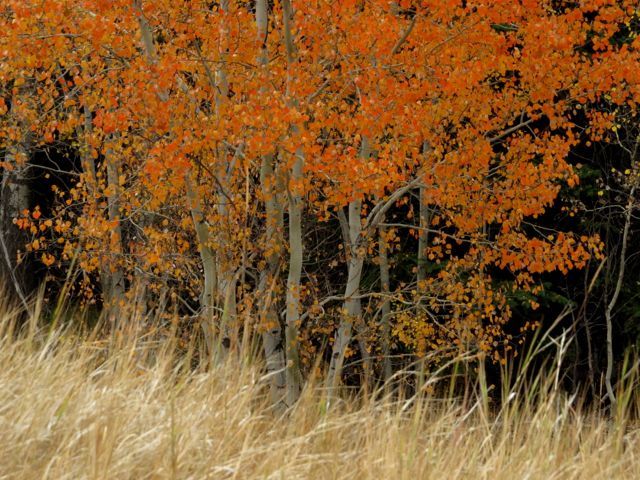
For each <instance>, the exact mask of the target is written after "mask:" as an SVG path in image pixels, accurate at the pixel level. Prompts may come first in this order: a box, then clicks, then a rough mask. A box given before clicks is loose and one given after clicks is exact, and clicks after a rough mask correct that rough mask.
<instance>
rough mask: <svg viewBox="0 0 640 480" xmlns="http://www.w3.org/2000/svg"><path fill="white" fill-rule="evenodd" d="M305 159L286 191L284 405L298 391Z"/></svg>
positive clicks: (296, 164) (297, 162) (296, 167)
mask: <svg viewBox="0 0 640 480" xmlns="http://www.w3.org/2000/svg"><path fill="white" fill-rule="evenodd" d="M303 161H304V157H303V156H302V152H297V153H296V159H295V162H294V165H293V170H292V175H291V180H292V182H294V186H293V188H294V190H293V191H291V190H290V191H289V276H288V278H287V328H286V335H285V340H286V342H287V346H286V352H287V402H288V404H289V405H293V403H294V402H295V401H296V400H297V399H298V396H299V395H300V390H301V382H302V380H301V373H300V357H299V354H298V323H299V321H300V278H301V275H302V253H303V244H302V195H301V194H300V193H299V192H298V191H297V189H298V188H300V185H299V183H300V182H301V181H302V168H303Z"/></svg>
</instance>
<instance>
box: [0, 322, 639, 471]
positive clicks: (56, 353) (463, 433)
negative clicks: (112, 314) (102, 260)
mask: <svg viewBox="0 0 640 480" xmlns="http://www.w3.org/2000/svg"><path fill="white" fill-rule="evenodd" d="M0 324H1V328H0V478H3V479H4V478H20V479H40V478H50V479H73V480H76V479H84V478H91V479H94V478H95V479H97V478H101V479H121V478H122V479H126V478H132V479H141V478H179V479H187V478H193V479H204V478H212V479H223V478H274V479H295V478H305V479H306V478H322V479H332V478H357V479H360V478H362V479H366V478H371V479H411V480H416V479H419V478H425V479H427V478H434V479H442V478H447V479H454V478H473V479H476V478H491V479H501V478H505V479H534V478H535V479H537V478H539V479H553V478H562V479H564V478H576V479H585V478H586V479H599V478H606V479H615V478H630V479H631V478H640V437H639V431H638V430H636V429H635V428H634V427H632V426H631V425H630V424H629V422H627V421H625V419H624V415H619V416H618V419H617V420H608V419H607V418H605V417H603V416H598V415H595V414H588V413H581V409H580V407H579V405H578V402H577V401H576V400H575V399H573V400H571V399H570V398H567V397H566V395H563V394H560V393H554V391H555V389H554V387H553V383H554V379H553V378H552V376H551V377H550V378H549V379H548V381H547V380H546V379H541V381H540V383H539V384H538V385H537V386H536V387H527V388H530V389H535V390H536V391H537V392H538V393H537V394H536V395H529V394H525V393H523V392H525V391H526V389H525V388H524V387H523V388H522V389H521V390H519V391H520V392H521V393H518V394H517V395H516V398H512V399H511V400H510V401H509V402H508V403H507V406H506V407H505V408H503V409H502V410H501V411H500V412H498V413H496V412H492V413H489V411H488V409H487V408H486V405H485V402H484V401H483V400H482V395H481V396H480V397H481V398H480V399H479V400H478V401H477V402H475V403H473V404H472V405H471V406H470V407H468V408H466V409H463V408H461V407H459V406H458V404H457V403H456V402H455V401H439V400H438V399H436V398H432V397H429V396H422V397H420V398H414V399H411V400H408V401H401V400H395V401H393V402H391V401H389V400H378V401H363V400H358V401H356V400H354V401H349V402H341V403H340V404H339V405H337V406H336V405H335V403H334V406H333V407H332V408H330V409H329V410H328V411H327V410H326V409H325V407H324V406H325V405H326V402H325V401H324V398H323V396H322V394H321V392H320V390H319V389H309V390H308V391H307V392H306V394H305V396H304V397H303V399H302V400H301V401H300V403H299V404H298V405H297V406H296V408H295V409H294V410H292V411H291V412H288V414H286V415H284V416H282V415H276V414H274V413H273V412H272V411H271V410H270V409H269V406H268V403H267V401H266V400H265V388H264V383H265V381H264V379H261V376H260V373H259V370H258V369H257V368H256V367H255V366H252V365H250V364H247V363H246V362H245V363H242V362H240V361H229V362H227V363H226V364H224V365H219V366H217V367H214V368H212V369H211V370H210V371H207V372H204V371H193V370H190V369H187V368H183V367H184V364H185V363H186V362H188V359H187V360H184V361H182V360H180V359H179V358H178V357H177V356H176V355H175V353H174V348H173V346H174V342H173V341H172V339H171V337H170V336H169V338H168V339H165V340H164V341H162V342H157V341H156V342H154V341H152V340H151V337H149V336H146V337H145V336H141V335H136V334H134V333H132V332H129V333H125V334H123V335H115V336H113V337H112V338H111V339H109V340H104V341H98V340H96V339H95V338H91V337H90V336H89V337H88V336H86V335H79V334H78V335H73V334H71V333H69V332H68V331H67V332H60V331H58V332H56V333H53V334H51V333H48V332H47V331H46V330H38V329H37V328H36V327H35V322H32V323H31V324H30V325H27V326H25V327H24V328H23V329H22V331H21V332H18V333H16V332H15V331H14V329H13V322H12V321H11V316H10V315H4V317H3V318H2V320H1V322H0ZM512 396H513V395H512ZM627 403H630V402H627Z"/></svg>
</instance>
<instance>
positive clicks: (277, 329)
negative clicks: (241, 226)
mask: <svg viewBox="0 0 640 480" xmlns="http://www.w3.org/2000/svg"><path fill="white" fill-rule="evenodd" d="M273 162H274V156H273V155H265V157H264V158H263V159H262V166H261V169H260V183H261V185H262V189H263V193H264V197H265V210H266V243H267V248H268V249H270V254H269V255H268V256H267V259H266V260H267V268H266V269H264V270H262V271H261V272H260V283H259V287H258V291H259V296H260V300H261V305H260V312H261V315H260V317H261V318H260V320H261V327H262V345H263V348H264V355H265V359H266V363H267V374H268V375H269V387H270V392H271V400H272V403H273V405H275V406H276V408H277V409H278V410H280V409H281V407H284V406H286V405H285V404H286V403H288V401H287V398H286V397H287V388H286V387H287V379H286V371H285V369H286V362H285V351H284V345H283V339H282V328H281V326H280V319H279V318H278V311H277V309H276V298H275V296H274V289H275V287H276V285H277V280H278V279H277V276H278V271H279V269H280V258H281V257H280V253H279V252H276V251H275V249H273V248H272V247H273V246H274V245H275V244H276V242H278V241H279V240H280V239H281V232H282V226H283V218H282V205H281V202H280V201H279V198H278V194H279V192H278V182H277V181H276V178H275V172H274V168H273Z"/></svg>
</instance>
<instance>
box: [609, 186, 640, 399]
mask: <svg viewBox="0 0 640 480" xmlns="http://www.w3.org/2000/svg"><path fill="white" fill-rule="evenodd" d="M635 190H636V189H635V187H632V188H631V191H630V192H629V201H628V202H627V208H626V210H625V220H624V230H623V232H622V246H621V248H620V261H619V263H618V278H617V280H616V285H615V289H614V291H613V295H612V297H611V299H610V300H609V303H608V304H607V308H606V310H605V320H606V323H607V370H606V373H605V377H604V381H605V387H606V389H607V396H608V397H609V401H610V402H611V407H612V411H613V410H614V409H615V406H616V396H615V393H614V391H613V385H612V383H611V378H612V376H613V310H614V308H615V306H616V303H617V302H618V296H619V295H620V291H621V290H622V284H623V283H624V270H625V266H626V263H627V246H628V241H629V231H630V229H631V220H632V215H633V206H634V203H635V198H634V196H635Z"/></svg>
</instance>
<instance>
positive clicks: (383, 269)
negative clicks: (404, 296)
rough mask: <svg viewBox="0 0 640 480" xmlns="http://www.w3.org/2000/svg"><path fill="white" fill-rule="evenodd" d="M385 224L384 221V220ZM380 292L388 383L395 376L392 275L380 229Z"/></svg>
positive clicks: (383, 235) (383, 364) (385, 236)
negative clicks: (391, 319)
mask: <svg viewBox="0 0 640 480" xmlns="http://www.w3.org/2000/svg"><path fill="white" fill-rule="evenodd" d="M382 222H384V219H383V220H382ZM379 248H380V290H381V292H382V294H383V295H384V297H385V298H384V300H383V303H382V371H383V375H384V380H385V381H388V380H389V379H390V378H391V376H392V375H393V369H392V366H391V358H390V356H389V355H390V351H391V348H390V344H391V325H390V317H391V302H390V301H389V296H390V295H391V288H390V280H389V279H390V274H389V243H388V241H387V229H386V228H385V227H383V226H381V227H380V241H379Z"/></svg>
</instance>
